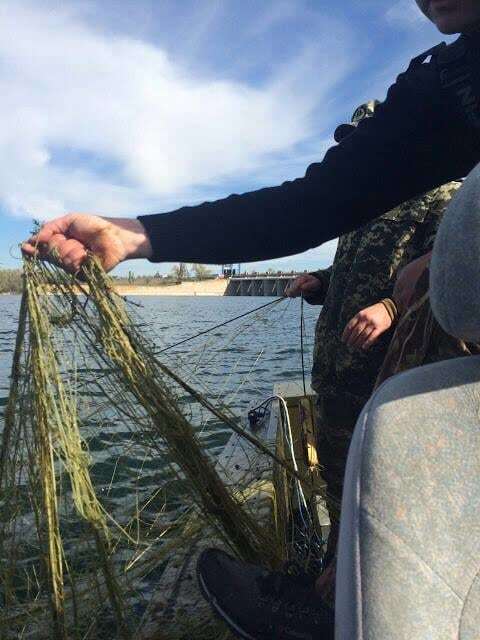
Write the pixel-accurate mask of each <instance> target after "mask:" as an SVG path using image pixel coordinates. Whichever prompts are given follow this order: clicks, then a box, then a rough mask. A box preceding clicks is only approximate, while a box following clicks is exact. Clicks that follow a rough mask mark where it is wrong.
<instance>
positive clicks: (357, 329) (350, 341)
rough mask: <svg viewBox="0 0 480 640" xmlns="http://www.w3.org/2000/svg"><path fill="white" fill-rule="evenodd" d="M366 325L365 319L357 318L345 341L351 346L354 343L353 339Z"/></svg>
mask: <svg viewBox="0 0 480 640" xmlns="http://www.w3.org/2000/svg"><path fill="white" fill-rule="evenodd" d="M366 327H367V325H366V323H365V320H359V321H358V322H357V324H356V325H355V326H354V327H353V328H352V330H351V331H350V334H349V336H348V338H347V339H346V341H345V342H346V343H347V345H348V346H350V347H352V346H353V345H354V344H355V341H356V340H357V338H358V336H359V335H360V334H361V333H362V332H363V331H365V329H366Z"/></svg>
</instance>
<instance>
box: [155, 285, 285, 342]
mask: <svg viewBox="0 0 480 640" xmlns="http://www.w3.org/2000/svg"><path fill="white" fill-rule="evenodd" d="M286 299H287V298H286V297H282V298H276V299H275V300H272V301H270V302H267V303H266V304H262V305H260V306H259V307H255V309H251V310H250V311H246V312H245V313H242V314H241V315H239V316H236V317H235V318H230V320H225V322H221V323H220V324H217V325H215V326H214V327H210V328H209V329H205V330H204V331H200V333H196V334H195V335H194V336H190V337H189V338H184V339H183V340H180V342H175V343H174V344H170V345H168V347H164V348H163V349H160V351H155V355H159V354H160V353H164V352H165V351H168V350H169V349H173V348H174V347H178V346H180V345H181V344H185V342H189V341H190V340H194V339H195V338H198V337H199V336H204V335H205V334H206V333H210V331H215V329H219V328H220V327H224V326H225V325H226V324H230V323H231V322H235V320H240V318H244V317H245V316H248V315H250V314H251V313H255V311H260V309H265V307H270V306H271V305H274V304H278V303H279V302H282V300H286Z"/></svg>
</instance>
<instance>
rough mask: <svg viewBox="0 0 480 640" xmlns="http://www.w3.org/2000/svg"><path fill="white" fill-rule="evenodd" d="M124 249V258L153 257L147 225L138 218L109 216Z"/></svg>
mask: <svg viewBox="0 0 480 640" xmlns="http://www.w3.org/2000/svg"><path fill="white" fill-rule="evenodd" d="M108 221H109V222H111V224H112V225H113V226H114V228H115V233H116V235H117V237H118V239H119V240H120V241H121V243H122V246H123V249H124V254H125V255H124V258H123V259H124V260H133V259H135V258H146V259H148V258H151V257H152V254H153V250H152V245H151V243H150V239H149V237H148V235H147V232H146V230H145V227H144V226H143V224H142V223H141V222H140V220H137V219H136V218H108Z"/></svg>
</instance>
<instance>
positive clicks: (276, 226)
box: [139, 64, 480, 263]
mask: <svg viewBox="0 0 480 640" xmlns="http://www.w3.org/2000/svg"><path fill="white" fill-rule="evenodd" d="M479 160H480V157H479V148H478V143H477V140H476V134H475V133H474V132H473V131H472V129H471V127H470V125H468V123H467V122H466V119H465V118H464V117H463V115H462V113H461V112H460V111H459V109H458V108H457V106H456V103H455V101H454V100H453V98H452V97H451V96H450V95H449V94H447V92H446V91H445V89H443V88H442V87H441V85H440V81H439V77H438V73H437V71H436V69H435V67H434V65H433V64H423V65H419V66H418V67H417V68H415V69H413V70H410V71H408V72H406V73H405V74H402V75H401V76H399V78H398V79H397V82H396V83H395V84H394V85H393V86H392V87H391V88H390V89H389V91H388V95H387V98H386V100H385V102H384V103H383V104H382V105H380V106H379V107H378V108H377V110H376V112H375V115H374V116H373V117H372V118H369V119H366V120H364V121H362V122H361V123H360V125H359V126H358V127H357V130H356V131H355V132H354V133H353V134H352V135H351V136H349V137H348V138H346V139H345V140H343V141H342V142H341V143H340V144H339V145H337V146H335V147H333V148H331V149H330V150H329V151H328V152H327V153H326V155H325V157H324V159H323V161H322V162H319V163H316V164H312V165H310V166H309V167H308V169H307V172H306V174H305V176H304V177H303V178H299V179H296V180H293V181H291V182H285V183H284V184H282V185H281V186H277V187H271V188H266V189H260V190H258V191H253V192H250V193H245V194H243V195H231V196H229V197H228V198H225V199H222V200H217V201H215V202H206V203H204V204H200V205H198V206H193V207H184V208H182V209H178V210H177V211H173V212H171V213H165V214H157V215H151V216H140V217H139V220H140V221H141V222H142V223H143V224H144V226H145V228H146V230H147V233H148V235H149V238H150V241H151V243H152V246H153V249H154V256H153V258H152V260H153V261H177V260H180V261H185V262H200V263H232V262H247V261H255V260H265V259H271V258H277V257H280V256H286V255H291V254H295V253H299V252H301V251H305V250H306V249H310V248H312V247H315V246H318V245H320V244H322V243H323V242H325V241H327V240H330V239H332V238H335V237H337V236H339V235H342V234H344V233H346V232H348V231H351V230H352V229H355V228H358V227H360V226H362V225H363V224H365V223H366V222H367V221H369V220H371V219H373V218H375V217H377V216H379V215H381V214H383V213H385V212H386V211H388V210H390V209H392V208H393V207H395V206H397V205H399V204H401V203H402V202H404V201H406V200H408V199H409V198H412V197H415V196H418V195H420V194H422V193H424V192H426V191H428V190H430V189H432V188H434V187H436V186H439V185H441V184H443V183H445V182H447V181H449V180H452V179H456V178H460V177H462V176H464V175H466V174H467V173H468V171H469V170H470V169H471V168H472V167H473V166H474V165H475V164H476V162H478V161H479Z"/></svg>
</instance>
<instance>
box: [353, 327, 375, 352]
mask: <svg viewBox="0 0 480 640" xmlns="http://www.w3.org/2000/svg"><path fill="white" fill-rule="evenodd" d="M372 330H373V327H372V326H371V325H370V324H368V323H365V324H363V325H361V329H360V330H359V331H356V332H355V334H354V335H352V336H351V338H350V341H349V343H348V344H349V346H350V347H353V348H354V349H360V348H361V346H362V344H363V342H364V340H365V339H366V338H368V336H369V335H370V333H371V331H372Z"/></svg>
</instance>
